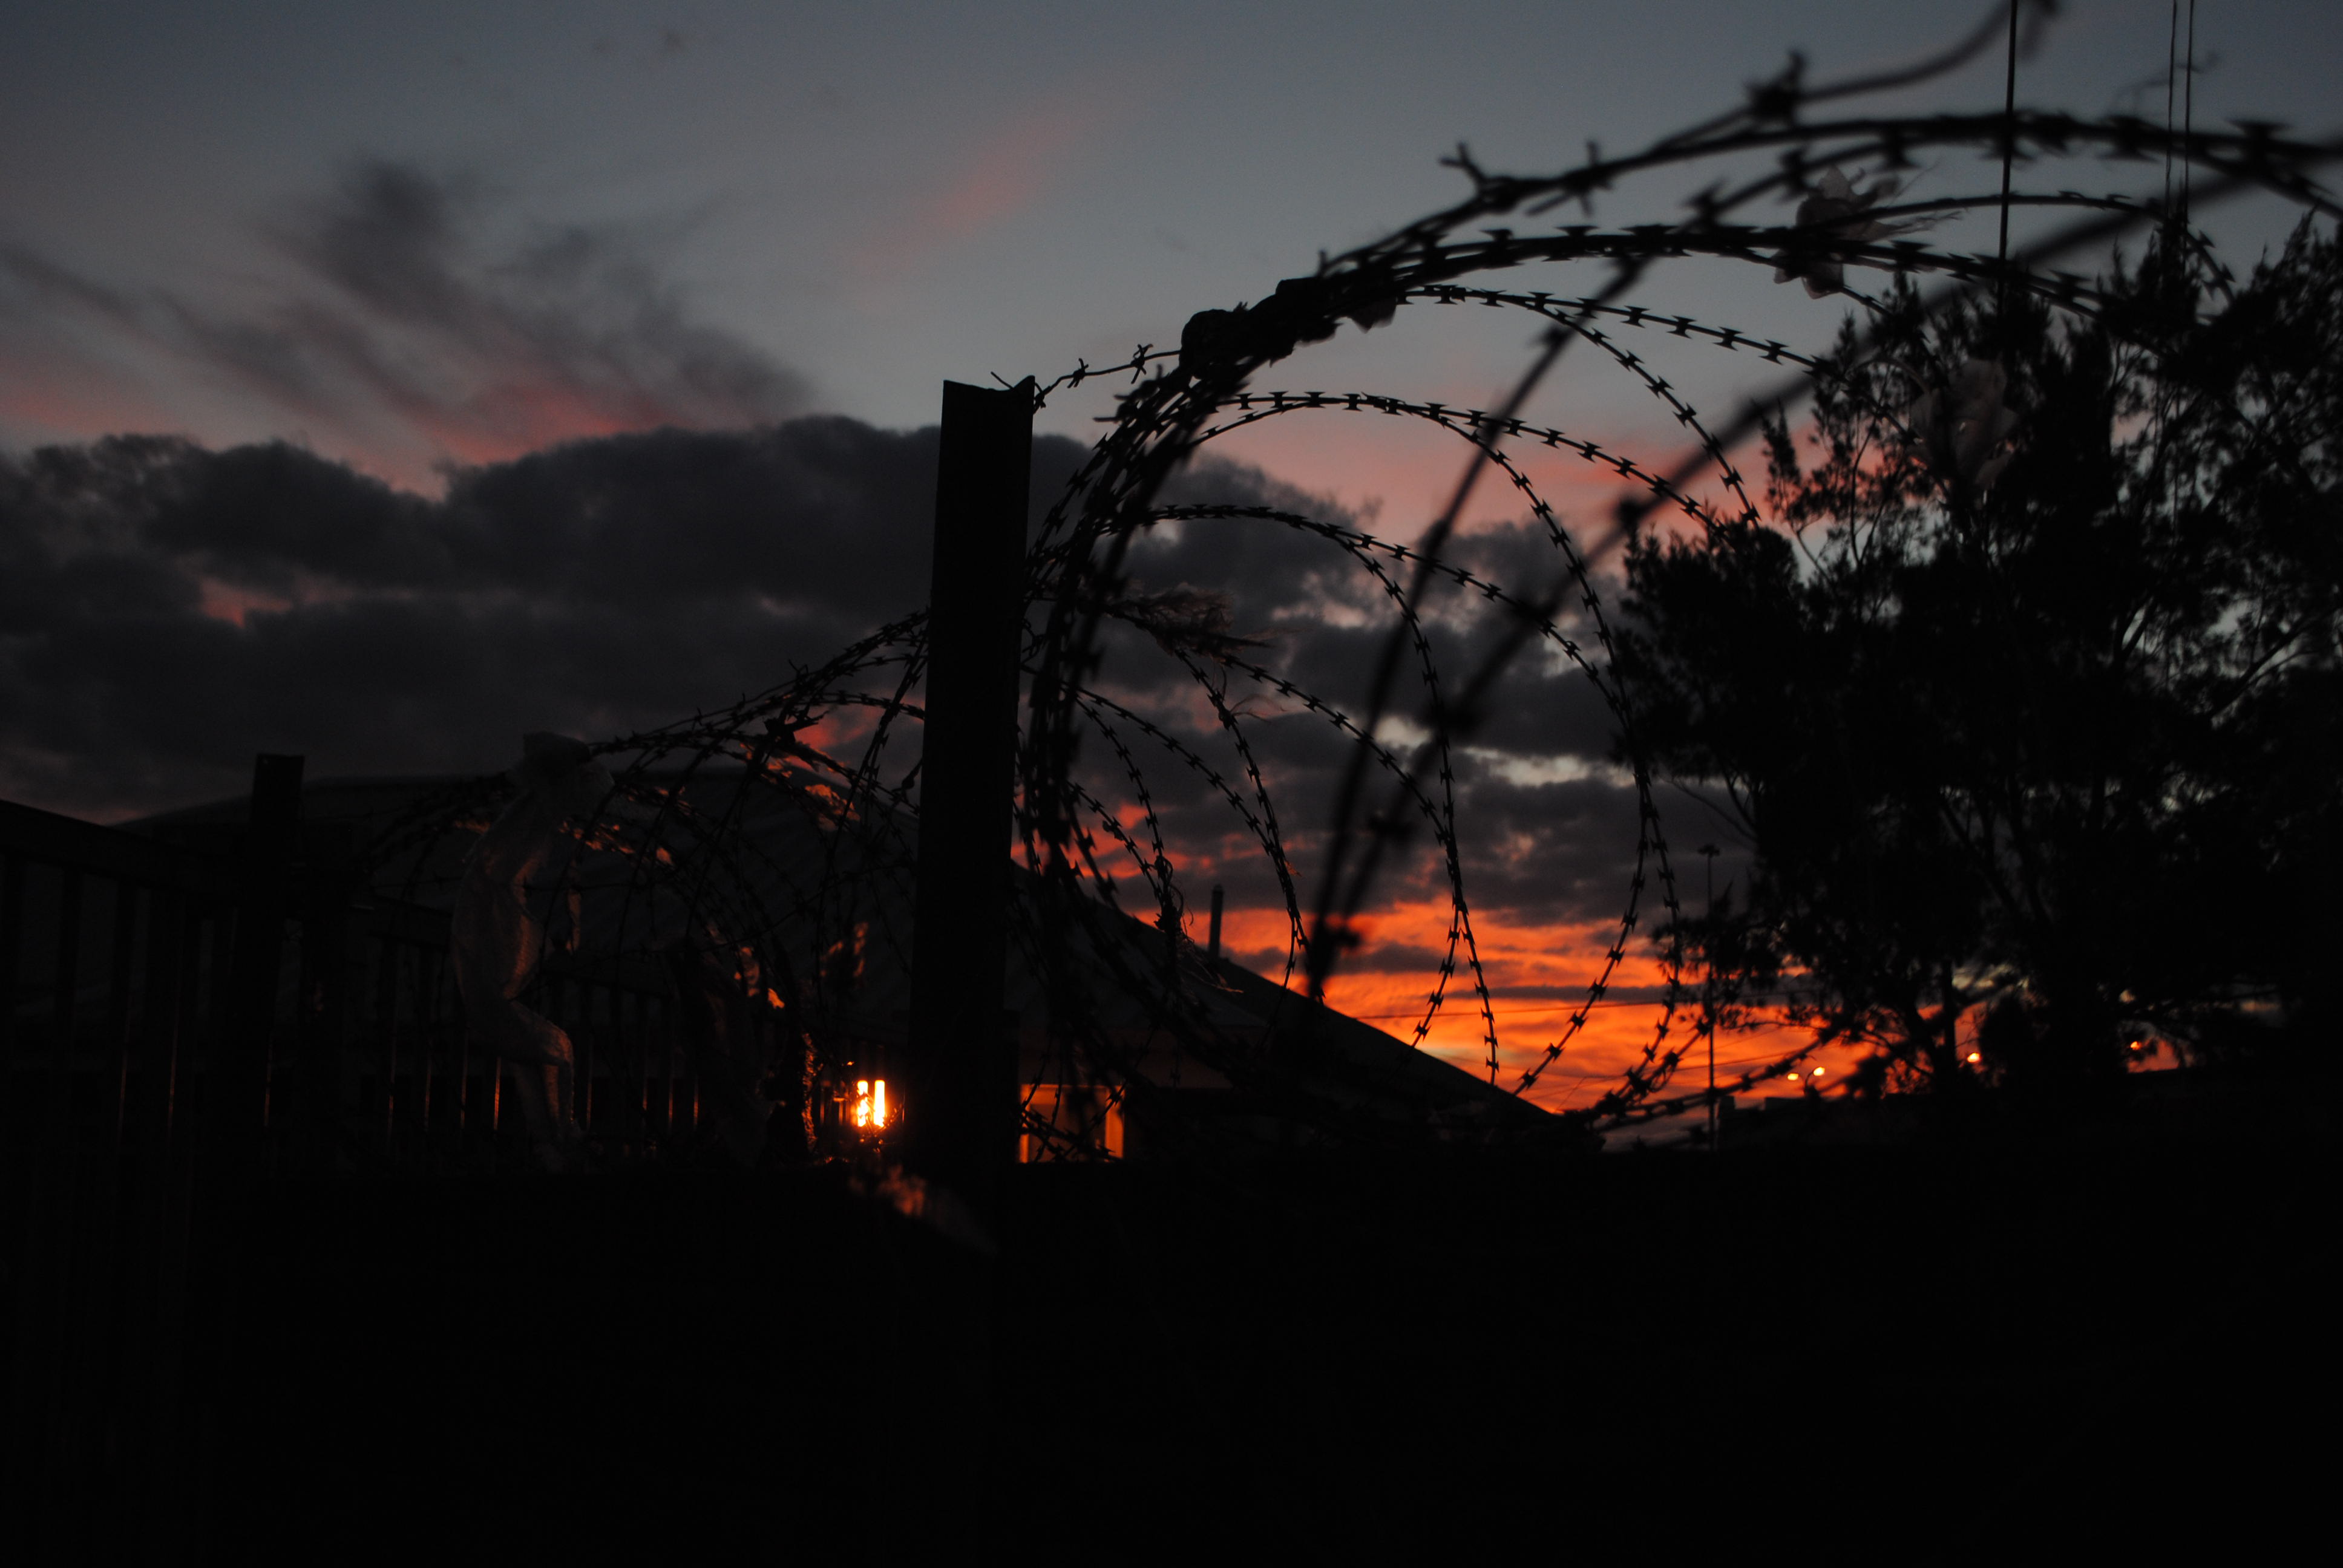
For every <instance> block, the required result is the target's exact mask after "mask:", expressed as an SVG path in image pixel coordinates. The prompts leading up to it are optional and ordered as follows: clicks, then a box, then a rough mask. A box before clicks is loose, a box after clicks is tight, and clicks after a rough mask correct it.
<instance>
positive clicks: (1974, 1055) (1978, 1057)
mask: <svg viewBox="0 0 2343 1568" xmlns="http://www.w3.org/2000/svg"><path fill="white" fill-rule="evenodd" d="M1969 1060H1970V1062H1971V1063H1972V1064H1975V1063H1976V1062H1980V1061H1983V1060H1985V1058H1984V1057H1983V1056H1982V1055H1980V1054H1979V1053H1977V1052H1976V1051H1974V1050H1973V1051H1970V1052H1969Z"/></svg>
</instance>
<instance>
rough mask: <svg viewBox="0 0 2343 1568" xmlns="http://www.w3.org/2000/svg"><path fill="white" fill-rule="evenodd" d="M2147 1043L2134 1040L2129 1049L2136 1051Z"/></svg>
mask: <svg viewBox="0 0 2343 1568" xmlns="http://www.w3.org/2000/svg"><path fill="white" fill-rule="evenodd" d="M2146 1044H2147V1041H2146V1040H2133V1041H2132V1042H2131V1048H2132V1049H2133V1050H2138V1049H2139V1048H2140V1047H2141V1046H2143V1045H2146Z"/></svg>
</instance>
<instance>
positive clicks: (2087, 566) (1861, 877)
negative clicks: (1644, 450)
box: [1624, 224, 2343, 1102]
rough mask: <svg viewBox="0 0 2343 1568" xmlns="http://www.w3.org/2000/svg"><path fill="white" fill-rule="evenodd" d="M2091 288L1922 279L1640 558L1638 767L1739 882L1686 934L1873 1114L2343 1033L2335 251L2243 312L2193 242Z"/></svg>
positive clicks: (1634, 602) (2341, 297)
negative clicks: (1677, 529)
mask: <svg viewBox="0 0 2343 1568" xmlns="http://www.w3.org/2000/svg"><path fill="white" fill-rule="evenodd" d="M2104 287H2105V290H2106V299H2105V304H2104V306H2103V307H2102V308H2101V309H2100V311H2099V312H2098V313H2097V315H2096V316H2093V317H2079V316H2064V315H2054V314H2052V313H2050V312H2049V311H2048V310H2046V308H2045V307H2042V306H2041V305H2039V304H2038V303H2037V302H2035V301H2033V300H2030V299H2010V300H2007V301H2006V302H1996V300H1995V299H1993V298H1992V297H1990V296H1989V295H1980V296H1977V297H1973V298H1972V299H1970V300H1969V301H1967V302H1966V304H1961V305H1956V306H1955V307H1952V308H1950V309H1946V310H1942V311H1938V312H1936V313H1935V314H1933V315H1932V314H1930V313H1928V312H1927V311H1926V310H1924V309H1923V307H1922V305H1921V302H1920V300H1919V298H1918V297H1917V296H1916V294H1915V293H1914V292H1913V291H1911V290H1910V289H1908V288H1899V290H1898V292H1897V293H1896V296H1895V297H1892V298H1891V299H1890V300H1889V301H1887V302H1886V306H1885V313H1884V317H1882V318H1879V319H1875V321H1874V323H1873V324H1872V335H1871V337H1870V347H1868V349H1866V350H1858V347H1857V346H1858V342H1859V339H1858V338H1857V337H1856V335H1855V330H1854V328H1853V327H1852V325H1850V327H1848V328H1847V330H1846V332H1845V334H1844V335H1843V337H1842V338H1841V342H1840V347H1839V352H1838V355H1837V357H1835V359H1834V360H1833V361H1832V362H1830V363H1829V364H1828V365H1826V366H1825V372H1824V374H1823V375H1821V376H1820V377H1818V382H1817V395H1816V400H1815V410H1814V416H1813V418H1812V421H1811V424H1810V425H1808V426H1805V427H1802V428H1800V429H1798V430H1795V431H1794V430H1793V429H1792V427H1790V425H1789V424H1788V423H1787V421H1786V419H1785V417H1781V416H1779V415H1778V414H1777V416H1776V417H1775V418H1774V419H1773V420H1771V421H1770V422H1769V423H1768V425H1767V427H1766V429H1765V439H1766V446H1767V455H1768V459H1769V469H1770V483H1769V487H1768V500H1769V503H1770V507H1771V510H1772V514H1773V515H1772V517H1771V518H1767V519H1763V520H1753V519H1743V520H1740V521H1736V522H1730V523H1723V524H1719V525H1718V526H1715V527H1714V528H1710V529H1709V530H1708V531H1707V532H1706V533H1705V534H1704V535H1703V536H1701V537H1696V538H1664V537H1659V536H1657V535H1651V534H1647V535H1645V536H1644V537H1643V538H1639V539H1637V540H1636V541H1635V542H1634V544H1633V546H1632V547H1631V548H1630V551H1629V555H1628V563H1627V572H1628V580H1629V586H1630V590H1631V599H1630V608H1631V610H1632V613H1633V614H1634V617H1635V619H1636V624H1635V626H1634V629H1633V630H1632V632H1631V633H1630V634H1629V635H1628V636H1627V637H1626V638H1625V639H1624V663H1625V666H1626V668H1627V670H1628V672H1629V676H1630V678H1631V679H1632V681H1633V682H1634V687H1635V689H1636V691H1637V697H1638V704H1639V709H1640V712H1641V714H1642V716H1643V717H1642V722H1643V725H1644V740H1645V743H1646V744H1647V745H1648V746H1650V747H1651V749H1652V750H1653V752H1654V755H1655V756H1657V757H1659V758H1661V759H1664V764H1665V765H1666V766H1667V767H1668V768H1669V769H1672V770H1673V771H1674V773H1675V774H1676V775H1677V776H1678V777H1679V778H1683V779H1699V780H1703V781H1705V782H1706V783H1708V784H1710V785H1712V786H1715V787H1718V788H1720V789H1721V790H1722V792H1723V794H1724V796H1725V799H1726V800H1727V801H1728V802H1729V806H1728V808H1727V809H1729V811H1730V812H1731V813H1732V814H1733V815H1734V816H1735V818H1736V819H1737V822H1738V825H1739V827H1740V829H1741V830H1742V831H1743V833H1744V834H1745V838H1746V839H1747V842H1748V843H1749V845H1750V846H1751V847H1752V848H1753V849H1754V851H1755V861H1754V864H1753V868H1752V870H1751V873H1750V875H1749V878H1748V879H1747V885H1746V887H1745V888H1744V889H1740V890H1736V892H1735V895H1734V896H1733V897H1731V898H1730V899H1728V900H1726V901H1725V902H1724V903H1723V904H1721V905H1720V908H1719V910H1718V911H1717V913H1716V915H1715V918H1714V919H1713V920H1704V921H1702V922H1699V923H1698V924H1697V925H1696V926H1694V923H1693V922H1689V921H1687V925H1688V926H1691V927H1693V929H1694V933H1695V935H1696V938H1697V940H1698V941H1699V942H1700V944H1701V945H1702V947H1703V948H1704V950H1705V951H1706V953H1707V955H1708V956H1709V958H1710V959H1711V960H1712V961H1713V962H1714V964H1715V967H1716V969H1717V970H1718V972H1719V978H1720V981H1721V983H1722V985H1723V988H1724V995H1725V998H1726V1000H1727V1002H1728V1003H1735V1002H1737V1003H1738V1004H1739V1006H1740V1010H1741V1014H1742V1016H1743V1017H1744V1018H1745V1019H1746V1018H1747V1017H1749V1016H1751V1013H1750V1009H1751V1008H1752V1007H1753V1006H1754V1005H1755V1003H1756V1002H1758V1001H1760V1000H1765V999H1766V998H1768V997H1771V998H1774V999H1778V1000H1780V1002H1781V1005H1782V1006H1783V1007H1784V1008H1785V1010H1786V1012H1787V1014H1788V1016H1789V1017H1790V1018H1791V1019H1792V1020H1794V1021H1795V1022H1798V1023H1800V1024H1803V1025H1805V1026H1807V1027H1809V1028H1811V1029H1813V1030H1815V1031H1816V1033H1817V1036H1818V1038H1821V1039H1825V1040H1845V1041H1851V1042H1856V1043H1860V1044H1863V1045H1866V1046H1869V1047H1871V1048H1872V1050H1873V1054H1872V1055H1871V1057H1870V1059H1869V1060H1868V1062H1867V1064H1866V1066H1865V1070H1864V1071H1863V1072H1861V1073H1859V1074H1858V1075H1857V1078H1856V1080H1855V1081H1856V1083H1857V1085H1858V1087H1859V1088H1866V1089H1869V1090H1873V1091H1876V1090H1879V1089H1882V1088H1890V1087H1893V1088H1916V1087H1922V1086H1926V1087H1930V1088H1933V1089H1936V1090H1939V1091H1957V1090H1959V1089H1961V1088H1963V1087H1975V1086H1977V1085H1980V1084H1983V1083H1986V1082H1999V1083H2002V1084H2006V1085H2007V1086H2008V1087H2010V1088H2011V1089H2012V1090H2014V1091H2016V1090H2023V1091H2028V1092H2032V1093H2036V1094H2040V1095H2045V1096H2047V1097H2050V1098H2053V1099H2056V1100H2058V1101H2064V1102H2071V1101H2073V1099H2074V1098H2075V1097H2077V1096H2078V1095H2087V1094H2089V1093H2090V1092H2091V1091H2092V1090H2093V1086H2094V1085H2099V1086H2104V1085H2105V1084H2107V1082H2109V1081H2112V1080H2113V1079H2115V1078H2116V1077H2117V1076H2118V1075H2120V1074H2121V1073H2122V1072H2123V1071H2124V1070H2125V1066H2126V1062H2127V1058H2128V1057H2130V1056H2131V1055H2132V1054H2133V1053H2134V1050H2135V1046H2134V1042H2135V1041H2137V1040H2142V1039H2143V1038H2145V1037H2147V1036H2149V1035H2151V1034H2152V1035H2155V1036H2158V1037H2161V1038H2164V1039H2167V1040H2171V1041H2173V1042H2174V1043H2175V1044H2176V1045H2177V1046H2179V1047H2180V1048H2181V1049H2183V1050H2186V1051H2189V1052H2194V1053H2197V1054H2199V1055H2205V1056H2213V1055H2220V1054H2224V1053H2227V1052H2231V1051H2234V1050H2238V1049H2249V1050H2252V1049H2267V1048H2268V1047H2270V1046H2273V1045H2275V1044H2277V1043H2278V1041H2280V1040H2288V1039H2300V1038H2304V1037H2306V1036H2308V1035H2310V1034H2313V1033H2315V1032H2316V1031H2318V1030H2319V1029H2321V1028H2322V1027H2324V1028H2328V1029H2330V1030H2331V1026H2332V1024H2333V1021H2334V1020H2335V1018H2336V994H2335V981H2334V980H2333V978H2332V974H2333V970H2334V968H2335V966H2334V964H2333V962H2332V956H2331V955H2332V954H2333V952H2334V951H2335V949H2336V945H2337V938H2338V921H2337V918H2336V914H2335V909H2334V901H2333V899H2332V897H2331V896H2330V893H2329V889H2330V887H2331V885H2332V883H2333V880H2334V877H2335V874H2336V871H2337V869H2338V867H2337V842H2338V840H2337V828H2338V801H2337V793H2338V792H2337V787H2336V780H2337V778H2338V757H2343V746H2338V742H2343V722H2338V713H2343V660H2338V628H2339V627H2343V619H2339V618H2338V602H2343V595H2339V594H2338V588H2343V527H2338V524H2343V517H2338V497H2343V489H2338V477H2343V476H2339V475H2338V465H2343V325H2338V322H2343V316H2338V306H2343V252H2338V243H2337V240H2336V238H2335V236H2333V235H2332V234H2326V235H2322V234H2320V233H2318V232H2317V231H2315V230H2313V229H2312V228H2311V227H2310V226H2308V224H2306V225H2305V226H2303V227H2302V228H2300V229H2298V231H2297V232H2296V234H2295V235H2294V236H2293V238H2292V240H2291V241H2290V242H2289V243H2288V246H2286V247H2285V249H2284V251H2283V253H2282V255H2280V256H2278V258H2277V259H2276V260H2275V261H2270V262H2267V263H2265V264H2264V265H2263V266H2261V267H2259V268H2258V270H2257V272H2256V273H2255V275H2254V276H2253V278H2252V279H2251V280H2250V282H2248V283H2247V284H2246V285H2244V286H2236V285H2234V284H2233V283H2232V282H2231V281H2230V280H2229V279H2227V277H2225V276H2222V275H2221V274H2220V273H2219V272H2217V270H2216V269H2214V268H2213V267H2212V266H2210V265H2209V264H2208V263H2207V262H2205V261H2204V260H2203V259H2202V258H2201V253H2200V252H2198V251H2197V250H2195V249H2194V248H2193V247H2192V246H2190V244H2189V242H2188V240H2187V236H2186V234H2185V232H2184V231H2182V230H2180V229H2178V228H2177V227H2176V228H2173V229H2169V230H2167V231H2166V232H2165V233H2164V234H2163V235H2160V236H2158V237H2157V239H2156V240H2155V241H2154V242H2153V243H2152V244H2151V246H2149V248H2148V251H2147V255H2146V256H2144V258H2143V259H2142V261H2141V262H2140V264H2139V265H2138V266H2137V268H2136V269H2135V268H2127V267H2126V266H2124V265H2123V263H2122V261H2121V258H2118V259H2117V264H2116V267H2115V270H2114V273H2113V276H2110V277H2109V278H2107V280H2105V283H2104Z"/></svg>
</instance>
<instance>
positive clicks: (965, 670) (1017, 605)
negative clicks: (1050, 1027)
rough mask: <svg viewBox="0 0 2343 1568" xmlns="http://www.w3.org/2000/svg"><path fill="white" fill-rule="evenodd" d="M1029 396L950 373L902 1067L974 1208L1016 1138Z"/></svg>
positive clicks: (910, 1148)
mask: <svg viewBox="0 0 2343 1568" xmlns="http://www.w3.org/2000/svg"><path fill="white" fill-rule="evenodd" d="M1032 397H1033V389H1032V383H1031V382H1030V381H1029V382H1026V383H1025V384H1023V385H1021V386H1019V387H1011V388H1009V389H1007V390H1003V391H993V390H990V389H989V388H986V387H963V386H960V384H958V383H956V382H950V381H947V382H945V383H944V407H943V429H942V434H941V438H940V441H939V442H938V448H937V453H936V533H935V557H934V563H935V564H934V580H933V586H932V588H931V589H930V598H929V610H928V688H927V701H926V707H927V729H926V740H925V745H924V749H923V750H922V752H921V761H920V860H919V875H918V882H917V887H916V892H915V899H914V905H913V908H914V920H915V922H916V925H915V935H914V939H913V942H914V945H913V950H912V978H911V1017H910V1039H909V1040H908V1041H907V1042H906V1046H905V1050H904V1058H905V1060H902V1061H901V1062H900V1063H898V1064H895V1067H894V1074H893V1076H894V1077H895V1078H896V1080H897V1081H898V1083H899V1084H900V1089H899V1090H898V1091H897V1092H898V1094H899V1096H900V1102H901V1106H902V1117H903V1121H902V1124H901V1129H900V1133H899V1134H898V1135H897V1136H898V1140H899V1142H898V1147H900V1149H901V1150H902V1151H903V1157H904V1162H905V1163H906V1164H908V1165H909V1166H910V1168H911V1169H912V1170H914V1171H918V1172H919V1173H920V1174H921V1175H923V1176H926V1177H928V1178H929V1179H930V1180H932V1181H940V1182H941V1183H943V1184H944V1185H946V1186H948V1187H950V1188H951V1189H952V1190H953V1191H956V1192H958V1193H959V1194H960V1196H961V1197H962V1198H963V1199H964V1200H966V1201H968V1202H969V1203H970V1204H971V1205H972V1206H974V1207H975V1208H976V1209H977V1211H979V1212H980V1213H983V1212H986V1211H989V1210H990V1207H991V1199H992V1194H993V1190H994V1188H995V1187H996V1185H997V1183H998V1181H999V1180H1000V1172H1001V1170H1002V1169H1003V1168H1004V1167H1006V1166H1007V1165H1008V1164H1009V1163H1010V1162H1011V1161H1013V1160H1014V1159H1015V1158H1016V1149H1017V1057H1016V1039H1015V1035H1014V1033H1013V1031H1011V1030H1009V1029H1007V1028H1006V1027H1005V1026H1004V1021H1003V1019H1002V1016H1001V1013H1002V1000H1003V989H1004V982H1005V980H1006V973H1007V970H1008V963H1009V945H1008V926H1009V898H1010V879H1009V869H1010V839H1011V832H1010V829H1011V807H1012V794H1013V792H1014V789H1015V788H1016V765H1017V764H1016V759H1017V687H1018V679H1017V676H1018V665H1019V654H1020V649H1019V639H1020V637H1021V630H1022V626H1023V618H1024V617H1023V604H1024V568H1025V505H1026V493H1027V486H1028V482H1029V481H1028V469H1029V467H1030V466H1031V461H1032V453H1033V401H1032Z"/></svg>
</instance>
